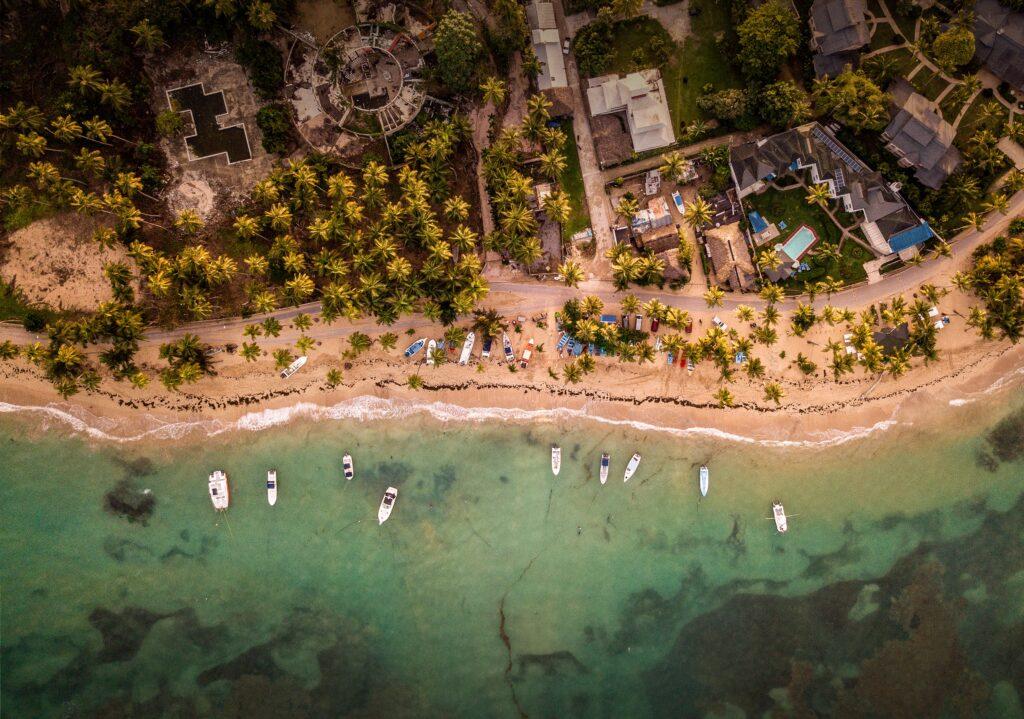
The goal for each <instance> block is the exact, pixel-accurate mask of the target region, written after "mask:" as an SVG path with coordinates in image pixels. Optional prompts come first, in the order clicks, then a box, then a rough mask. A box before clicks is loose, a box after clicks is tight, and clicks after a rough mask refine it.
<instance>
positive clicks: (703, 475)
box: [700, 466, 711, 497]
mask: <svg viewBox="0 0 1024 719" xmlns="http://www.w3.org/2000/svg"><path fill="white" fill-rule="evenodd" d="M709 479H711V476H710V473H709V472H708V468H707V467H703V466H702V467H701V468H700V496H702V497H706V496H708V480H709Z"/></svg>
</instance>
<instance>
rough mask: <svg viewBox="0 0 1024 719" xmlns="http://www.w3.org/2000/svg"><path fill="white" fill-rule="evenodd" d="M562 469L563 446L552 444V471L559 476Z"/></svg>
mask: <svg viewBox="0 0 1024 719" xmlns="http://www.w3.org/2000/svg"><path fill="white" fill-rule="evenodd" d="M561 469H562V448H561V447H559V446H558V445H557V444H553V445H551V472H552V473H553V474H554V475H555V476H556V477H557V476H558V473H559V472H560V471H561Z"/></svg>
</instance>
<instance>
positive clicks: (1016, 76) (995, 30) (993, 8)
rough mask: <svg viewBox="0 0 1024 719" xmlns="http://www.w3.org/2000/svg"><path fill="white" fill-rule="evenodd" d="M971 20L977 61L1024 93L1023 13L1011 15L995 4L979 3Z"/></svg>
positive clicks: (984, 0) (993, 0)
mask: <svg viewBox="0 0 1024 719" xmlns="http://www.w3.org/2000/svg"><path fill="white" fill-rule="evenodd" d="M974 18H975V19H974V36H975V39H976V41H977V44H976V49H975V54H976V55H977V57H978V59H980V60H981V61H982V62H983V63H985V65H987V66H988V69H989V70H991V71H992V72H993V74H995V75H997V76H998V77H999V78H1000V79H1002V80H1004V81H1006V82H1008V83H1009V84H1010V85H1012V86H1013V87H1014V88H1015V89H1017V90H1020V91H1022V92H1024V13H1019V12H1013V11H1012V10H1010V8H1008V7H1006V6H1005V5H1001V4H1000V3H999V2H998V1H997V0H978V2H977V4H976V5H975V6H974Z"/></svg>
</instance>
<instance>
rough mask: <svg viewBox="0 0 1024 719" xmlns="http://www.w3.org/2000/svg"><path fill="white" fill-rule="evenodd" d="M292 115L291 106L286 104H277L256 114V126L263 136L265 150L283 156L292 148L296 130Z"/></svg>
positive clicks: (263, 108)
mask: <svg viewBox="0 0 1024 719" xmlns="http://www.w3.org/2000/svg"><path fill="white" fill-rule="evenodd" d="M291 113H292V108H291V105H289V104H288V103H286V102H275V103H273V104H271V105H267V106H266V107H262V108H260V110H259V112H257V113H256V125H257V127H259V128H260V132H261V133H262V134H263V149H264V150H266V151H267V152H270V153H276V154H280V155H283V154H285V153H286V152H288V150H289V149H290V148H291V147H292V145H293V144H294V141H295V130H294V128H293V127H292V119H291Z"/></svg>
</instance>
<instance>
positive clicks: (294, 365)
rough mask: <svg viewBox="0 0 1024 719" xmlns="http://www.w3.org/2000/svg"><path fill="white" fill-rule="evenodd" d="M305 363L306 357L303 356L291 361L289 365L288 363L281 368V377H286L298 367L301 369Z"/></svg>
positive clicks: (296, 370)
mask: <svg viewBox="0 0 1024 719" xmlns="http://www.w3.org/2000/svg"><path fill="white" fill-rule="evenodd" d="M305 364H306V357H305V356H303V357H299V358H297V359H296V360H295V361H294V362H292V363H291V364H290V365H288V366H287V367H285V368H284V369H283V370H281V379H288V378H289V377H291V376H292V375H293V374H295V373H296V372H298V371H299V370H300V369H302V368H303V366H305Z"/></svg>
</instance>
